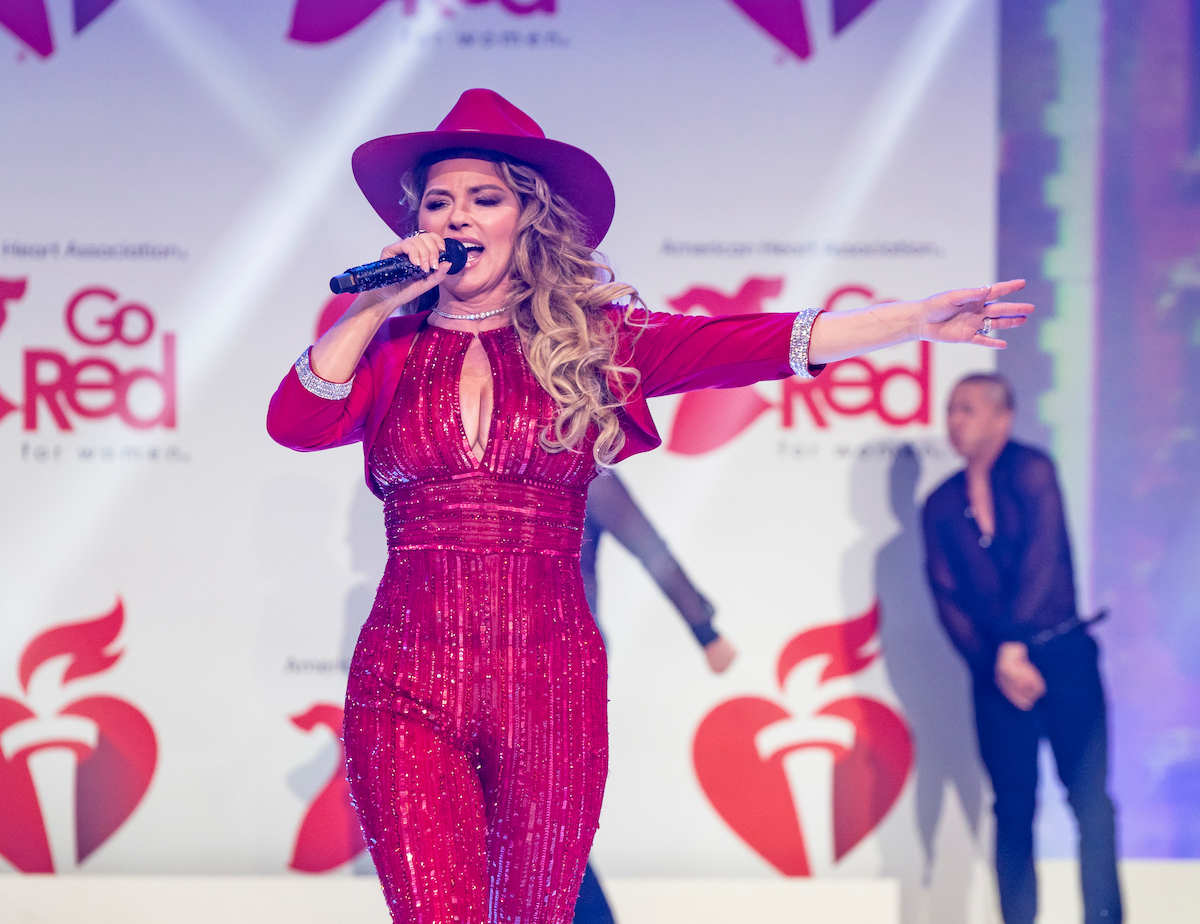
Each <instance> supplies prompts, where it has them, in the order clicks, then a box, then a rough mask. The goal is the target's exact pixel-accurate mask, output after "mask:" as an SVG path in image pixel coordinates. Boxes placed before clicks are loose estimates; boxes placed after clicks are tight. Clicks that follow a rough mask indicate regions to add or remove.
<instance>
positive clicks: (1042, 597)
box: [999, 453, 1075, 641]
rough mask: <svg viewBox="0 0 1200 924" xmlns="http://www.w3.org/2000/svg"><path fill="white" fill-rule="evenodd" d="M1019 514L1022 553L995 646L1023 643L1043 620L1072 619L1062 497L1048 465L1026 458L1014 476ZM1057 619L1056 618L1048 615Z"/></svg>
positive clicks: (1047, 461)
mask: <svg viewBox="0 0 1200 924" xmlns="http://www.w3.org/2000/svg"><path fill="white" fill-rule="evenodd" d="M1014 488H1015V489H1016V492H1017V499H1018V501H1017V502H1018V505H1019V507H1020V511H1021V523H1022V534H1023V535H1022V540H1023V541H1022V544H1021V545H1022V548H1021V551H1020V554H1019V558H1018V560H1017V582H1016V586H1017V592H1016V596H1015V598H1014V599H1013V605H1012V610H1011V612H1010V613H1009V620H1008V622H1007V623H1006V624H1004V625H1001V626H1000V627H999V629H1000V634H1001V638H1000V641H1025V640H1026V639H1028V638H1029V637H1030V635H1031V634H1032V633H1034V632H1036V631H1037V630H1038V629H1039V628H1045V625H1044V624H1045V623H1046V621H1047V620H1049V621H1050V622H1056V621H1058V619H1060V618H1064V617H1066V616H1071V615H1074V610H1075V604H1074V596H1075V586H1074V580H1073V577H1072V575H1071V549H1070V543H1069V541H1068V539H1067V527H1066V519H1065V516H1064V511H1063V500H1062V493H1061V492H1060V491H1059V488H1058V478H1057V477H1056V476H1055V474H1054V463H1053V462H1051V461H1050V459H1049V458H1047V457H1046V456H1044V455H1042V454H1041V453H1037V454H1032V453H1031V454H1030V457H1029V459H1028V460H1027V461H1024V462H1023V464H1022V465H1021V467H1020V469H1019V470H1018V471H1017V472H1016V473H1015V479H1014ZM1051 614H1057V615H1051Z"/></svg>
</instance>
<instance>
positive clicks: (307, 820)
mask: <svg viewBox="0 0 1200 924" xmlns="http://www.w3.org/2000/svg"><path fill="white" fill-rule="evenodd" d="M292 724H293V725H295V726H296V727H297V728H299V729H301V730H303V731H312V730H313V729H314V728H316V727H317V726H322V727H324V728H325V729H326V730H327V731H329V732H332V733H333V737H334V739H335V740H336V741H337V745H338V760H337V766H336V767H334V770H333V774H332V775H331V776H330V777H329V780H328V781H327V782H326V783H325V786H324V788H323V789H322V790H321V791H320V792H319V793H317V795H316V798H314V799H313V801H312V804H311V805H309V807H308V811H307V812H305V814H304V820H303V821H301V822H300V830H299V831H298V832H296V845H295V847H294V848H293V849H292V862H291V863H289V864H288V865H289V866H290V867H291V868H292V869H294V870H298V871H300V872H302V873H325V872H328V871H329V870H331V869H337V867H339V866H341V865H342V864H343V863H349V862H350V861H351V860H353V859H354V858H355V857H356V856H358V855H359V854H360V853H362V852H363V850H365V849H366V846H367V845H366V844H365V843H363V836H362V828H360V827H359V825H358V818H357V817H355V814H354V806H353V805H352V804H351V802H350V783H349V781H348V780H347V778H346V750H345V748H344V747H343V746H342V710H341V708H340V707H338V706H334V705H332V704H330V703H317V704H316V705H315V706H313V707H312V708H311V709H309V710H308V711H307V712H305V713H302V714H301V715H294V716H292Z"/></svg>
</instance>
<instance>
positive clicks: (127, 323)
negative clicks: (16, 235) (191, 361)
mask: <svg viewBox="0 0 1200 924" xmlns="http://www.w3.org/2000/svg"><path fill="white" fill-rule="evenodd" d="M15 282H16V283H19V289H18V288H15V287H12V286H13V284H14V281H13V280H0V287H2V286H4V285H6V284H7V285H9V286H10V288H9V289H8V291H9V292H10V293H17V294H16V295H13V294H10V295H9V300H10V301H11V300H14V299H16V298H20V297H21V296H23V295H24V292H25V280H16V281H15ZM4 294H5V290H4V289H3V288H0V305H2V304H3V301H4ZM2 322H3V317H2V316H0V323H2ZM63 323H64V325H65V326H66V329H67V332H68V333H69V334H70V335H71V337H72V339H74V340H75V341H76V342H77V343H79V344H82V345H83V346H85V347H89V348H91V349H92V350H93V351H94V350H104V351H106V352H103V353H98V352H91V353H88V354H85V355H82V356H69V355H68V354H67V353H65V352H63V351H62V350H56V349H51V348H48V347H47V348H34V349H27V350H25V355H24V402H23V404H21V405H18V404H15V403H13V402H12V401H9V400H8V399H7V398H5V397H4V396H3V395H0V420H3V418H4V417H5V416H6V415H7V414H9V413H11V412H12V411H16V410H20V409H23V410H24V424H25V427H24V428H25V429H26V430H37V429H38V428H39V426H40V425H41V423H42V422H43V421H44V420H47V419H49V420H51V421H53V423H54V425H55V426H57V427H58V429H59V430H64V431H69V430H73V429H74V423H75V422H76V421H79V420H102V419H104V418H108V417H116V418H118V419H119V420H121V421H122V422H123V423H124V424H125V425H126V426H128V427H132V428H133V429H135V430H149V429H151V428H154V427H163V428H164V429H168V430H173V429H175V422H176V374H175V334H173V333H164V334H162V335H161V337H159V338H157V344H156V342H155V341H156V338H155V334H156V333H157V323H156V320H155V317H154V313H153V312H152V311H151V310H150V309H149V308H147V307H146V306H145V305H142V304H140V303H138V302H132V301H126V300H124V299H122V298H121V296H120V295H119V294H118V293H117V292H115V291H114V290H112V289H109V288H106V287H104V286H90V287H88V288H85V289H80V290H79V291H78V292H76V293H75V294H74V295H73V296H71V298H70V299H69V300H68V301H67V304H66V307H65V309H64V311H63ZM116 347H124V348H125V349H124V350H123V351H122V356H128V351H129V350H130V349H137V350H141V349H147V350H152V351H154V352H155V353H157V356H156V360H157V364H158V368H153V367H152V366H145V365H133V366H125V367H124V368H123V367H122V365H121V364H119V363H118V361H117V359H118V358H120V357H116V358H114V355H113V354H112V353H111V352H107V351H111V350H112V349H113V348H116Z"/></svg>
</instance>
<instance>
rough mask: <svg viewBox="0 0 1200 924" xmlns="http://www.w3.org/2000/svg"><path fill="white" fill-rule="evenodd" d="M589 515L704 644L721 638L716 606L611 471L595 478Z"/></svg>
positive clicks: (589, 503) (590, 495)
mask: <svg viewBox="0 0 1200 924" xmlns="http://www.w3.org/2000/svg"><path fill="white" fill-rule="evenodd" d="M588 516H589V517H591V518H594V519H595V520H596V522H597V523H598V524H599V525H600V526H601V527H602V528H603V529H605V530H607V531H608V532H610V533H612V534H613V536H614V537H615V538H616V540H617V541H618V542H620V543H621V545H623V546H625V548H627V549H628V550H629V551H630V552H631V553H632V554H633V555H634V557H636V558H637V559H638V561H640V562H641V563H642V567H643V568H645V569H646V571H648V572H649V573H650V576H651V577H652V578H654V582H655V583H656V584H658V586H659V587H660V588H661V589H662V592H663V593H664V594H666V596H667V598H668V599H669V600H670V601H671V603H673V604H674V605H675V609H677V610H678V611H679V615H680V616H682V617H683V619H684V621H685V622H686V623H687V624H688V628H689V629H691V630H692V634H693V635H695V636H696V641H697V642H699V643H700V644H701V645H707V644H708V643H709V642H711V641H713V640H715V639H716V638H718V637H719V636H718V634H717V632H716V630H715V629H714V628H713V625H712V619H713V613H714V612H715V611H714V609H713V605H712V604H711V603H709V602H708V600H706V599H705V598H704V596H702V595H701V593H700V591H698V590H697V589H696V587H695V585H693V584H692V582H691V581H690V580H688V576H687V575H686V574H684V572H683V569H682V568H681V567H680V566H679V562H677V561H676V560H675V557H674V556H673V555H672V554H671V552H670V550H669V549H668V548H667V544H666V543H665V542H663V540H662V537H661V536H659V535H658V533H657V532H655V530H654V527H653V526H651V525H650V521H649V520H647V519H646V515H645V514H644V513H642V511H641V508H639V507H638V505H637V503H636V502H635V501H634V499H633V498H632V497H631V496H630V494H629V491H628V490H626V488H625V485H624V484H622V483H621V480H620V479H619V478H617V476H616V475H615V474H614V473H612V472H606V473H605V474H603V475H601V476H599V477H598V478H596V479H595V480H594V481H593V482H592V484H591V487H590V488H589V489H588Z"/></svg>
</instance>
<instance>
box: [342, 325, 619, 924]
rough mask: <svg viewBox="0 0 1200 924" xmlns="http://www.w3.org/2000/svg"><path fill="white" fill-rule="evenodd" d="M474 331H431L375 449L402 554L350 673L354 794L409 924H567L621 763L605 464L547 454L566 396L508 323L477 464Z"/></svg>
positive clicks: (497, 335)
mask: <svg viewBox="0 0 1200 924" xmlns="http://www.w3.org/2000/svg"><path fill="white" fill-rule="evenodd" d="M471 339H472V337H471V335H470V334H466V333H462V332H458V331H448V330H444V329H441V328H437V327H432V326H426V327H424V328H423V329H422V330H421V332H420V333H419V334H418V336H417V337H416V339H415V341H414V342H413V345H412V348H411V351H410V353H409V356H408V360H407V362H406V364H405V368H404V372H403V374H402V376H401V379H400V383H399V386H398V388H397V393H396V398H395V401H394V402H393V404H392V409H391V410H390V412H389V413H388V416H387V418H385V421H384V424H383V426H382V428H381V430H380V434H379V437H378V438H377V440H376V442H375V445H374V447H373V449H372V452H371V458H370V464H371V471H372V474H373V475H374V477H375V480H376V482H377V483H378V484H379V485H380V486H381V487H382V488H383V490H384V492H385V498H384V505H385V506H384V514H385V519H386V523H387V536H388V549H389V553H390V554H389V558H388V565H387V570H386V572H385V573H384V577H383V582H382V584H381V585H380V588H379V594H378V596H377V598H376V601H375V606H374V609H373V610H372V612H371V616H370V618H369V619H368V621H367V623H366V625H365V626H364V628H363V631H362V634H361V636H360V637H359V642H358V648H357V650H356V652H355V656H354V661H353V664H352V666H351V669H350V685H349V690H348V693H347V701H346V726H345V733H346V755H347V760H348V766H349V771H350V783H351V788H352V792H353V794H354V799H355V803H356V805H357V808H358V812H359V817H360V819H361V821H362V823H363V828H364V833H365V835H366V838H367V843H368V846H369V847H370V849H371V854H372V856H373V857H374V860H375V865H376V867H377V868H378V870H379V874H380V878H381V880H382V882H383V887H384V891H385V894H386V895H387V898H388V902H389V904H390V906H391V909H392V914H393V916H394V917H395V918H396V919H397V920H400V921H420V922H429V924H433V922H438V924H441V922H450V921H465V922H472V924H474V922H485V921H506V922H507V921H512V922H517V921H520V922H527V921H528V922H535V921H537V922H541V921H546V922H551V921H553V922H559V921H568V920H570V918H571V913H572V908H573V906H574V901H575V892H576V891H578V887H579V882H580V880H581V878H582V876H583V868H584V863H585V862H586V860H587V855H588V849H589V847H590V845H591V839H592V835H593V833H594V832H595V830H596V826H597V824H598V822H599V816H600V803H601V798H602V794H603V791H604V779H605V774H606V772H607V767H608V754H607V748H606V717H605V710H606V693H605V685H606V679H607V669H606V664H605V659H604V648H603V645H602V643H601V641H600V636H599V634H598V632H597V631H596V624H595V621H594V620H593V619H592V617H591V615H590V613H589V611H588V607H587V601H586V600H585V598H584V593H583V586H582V584H581V581H580V572H579V548H580V540H581V535H582V524H583V515H584V505H585V502H586V499H587V485H588V482H589V481H590V480H591V479H592V477H593V476H594V474H595V468H594V465H593V463H592V456H591V452H590V447H583V449H584V451H583V452H582V453H570V452H560V453H554V454H551V453H548V452H546V451H545V450H544V449H542V448H541V447H540V446H539V445H538V434H539V433H540V432H541V431H542V430H543V429H544V428H545V427H546V424H547V423H548V422H549V421H550V420H551V419H552V417H553V415H554V412H555V407H554V402H553V400H552V399H551V398H550V397H549V395H547V394H546V393H545V392H544V391H543V390H542V389H541V387H540V386H538V384H537V382H536V380H535V379H534V378H533V375H532V373H531V372H530V371H529V368H528V366H526V364H525V362H524V359H523V357H522V355H521V350H520V341H519V339H518V337H517V334H516V332H515V330H514V329H513V328H511V327H506V328H503V329H501V330H494V331H487V332H484V333H483V334H481V335H480V340H481V342H482V344H483V347H484V349H485V350H486V351H487V355H488V358H489V360H490V362H491V366H492V376H493V389H494V399H493V400H494V405H493V411H492V424H491V431H490V433H489V436H488V442H487V447H486V451H485V452H484V456H483V460H482V461H477V460H476V458H475V455H474V454H473V453H472V452H471V449H470V445H469V443H468V442H467V438H466V435H465V433H464V431H463V427H462V423H461V417H460V411H459V394H458V385H459V376H460V373H461V369H462V363H463V358H464V356H465V354H466V351H467V347H468V346H469V345H470V343H471ZM489 884H490V887H489Z"/></svg>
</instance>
